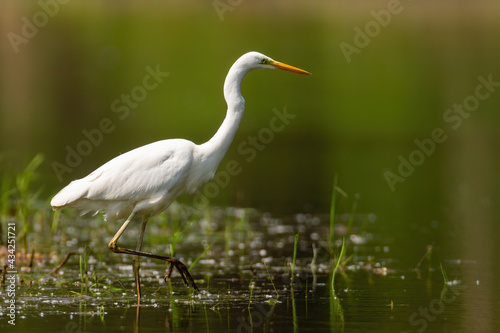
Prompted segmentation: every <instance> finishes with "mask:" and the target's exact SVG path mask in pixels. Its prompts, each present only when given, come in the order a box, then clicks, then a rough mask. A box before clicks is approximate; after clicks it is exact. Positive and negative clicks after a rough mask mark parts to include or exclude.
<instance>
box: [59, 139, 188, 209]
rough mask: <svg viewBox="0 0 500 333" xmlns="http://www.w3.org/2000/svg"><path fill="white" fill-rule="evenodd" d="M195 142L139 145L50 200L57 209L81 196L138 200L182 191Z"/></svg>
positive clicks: (183, 141) (167, 141) (176, 141)
mask: <svg viewBox="0 0 500 333" xmlns="http://www.w3.org/2000/svg"><path fill="white" fill-rule="evenodd" d="M193 147H194V144H193V143H192V142H190V141H187V140H164V141H158V142H154V143H151V144H149V145H146V146H142V147H139V148H137V149H134V150H131V151H129V152H127V153H124V154H122V155H119V156H117V157H115V158H114V159H112V160H110V161H109V162H107V163H105V164H104V165H102V166H101V167H99V168H98V169H96V170H95V171H94V172H92V173H91V174H90V175H88V176H87V177H84V178H81V179H78V180H75V181H73V182H71V183H70V184H69V185H68V186H66V187H65V188H63V189H62V190H61V191H60V192H59V193H57V194H56V195H55V196H54V198H53V199H52V201H51V204H52V206H53V207H54V208H55V209H58V208H62V207H64V206H66V205H70V204H71V203H73V202H75V201H78V200H80V199H89V200H96V201H120V200H123V201H129V202H137V201H139V200H143V199H145V198H148V197H152V196H154V195H158V194H160V193H168V192H174V191H177V190H179V189H178V188H177V187H179V186H183V185H184V182H185V180H186V178H187V176H188V174H189V169H190V167H191V164H192V160H193V157H192V150H193Z"/></svg>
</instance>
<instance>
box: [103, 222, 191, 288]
mask: <svg viewBox="0 0 500 333" xmlns="http://www.w3.org/2000/svg"><path fill="white" fill-rule="evenodd" d="M134 216H135V213H132V214H131V215H130V216H129V217H128V219H127V220H126V221H125V222H124V223H123V225H122V226H121V228H120V230H118V232H117V233H116V235H114V237H113V238H112V239H111V241H110V242H109V244H108V248H109V249H110V250H111V251H113V252H115V253H124V254H130V255H134V256H141V257H148V258H154V259H159V260H164V261H168V262H170V263H171V265H172V266H175V268H176V269H177V271H178V272H179V274H180V275H181V277H182V280H183V281H184V283H185V284H186V286H189V285H191V287H193V288H194V289H195V290H199V289H198V287H197V286H196V283H194V280H193V277H192V276H191V274H189V271H188V269H187V268H186V266H185V265H184V264H183V263H182V262H180V261H179V260H178V259H177V258H174V257H167V256H160V255H157V254H153V253H148V252H143V251H140V250H131V249H126V248H123V247H119V246H118V245H117V244H116V242H117V241H118V239H119V238H120V236H121V235H122V234H123V232H124V231H125V229H126V228H127V226H128V224H129V223H130V221H132V219H133V218H134ZM146 221H147V219H146ZM143 227H144V228H145V227H146V225H145V222H144V220H143ZM142 232H143V230H141V233H142ZM137 245H139V244H137ZM141 245H142V237H141ZM170 271H171V269H169V273H170ZM167 277H168V276H167ZM188 282H189V284H188Z"/></svg>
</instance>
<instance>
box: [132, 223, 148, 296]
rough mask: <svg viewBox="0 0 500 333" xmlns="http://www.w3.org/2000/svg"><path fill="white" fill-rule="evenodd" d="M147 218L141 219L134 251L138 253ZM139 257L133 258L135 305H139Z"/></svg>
mask: <svg viewBox="0 0 500 333" xmlns="http://www.w3.org/2000/svg"><path fill="white" fill-rule="evenodd" d="M148 220H149V218H147V217H143V218H142V225H141V231H140V233H139V240H138V241H137V246H136V248H135V250H136V251H140V250H141V249H142V239H143V238H144V230H146V224H147V223H148ZM140 258H141V257H140V256H135V260H134V277H135V288H136V290H137V304H140V303H141V277H140V275H139V272H140V269H141V263H140Z"/></svg>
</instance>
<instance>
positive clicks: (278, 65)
mask: <svg viewBox="0 0 500 333" xmlns="http://www.w3.org/2000/svg"><path fill="white" fill-rule="evenodd" d="M270 65H271V66H274V67H275V68H277V69H281V70H283V71H287V72H292V73H297V74H304V75H311V73H309V72H307V71H305V70H303V69H300V68H297V67H293V66H290V65H287V64H284V63H282V62H279V61H273V62H271V63H270Z"/></svg>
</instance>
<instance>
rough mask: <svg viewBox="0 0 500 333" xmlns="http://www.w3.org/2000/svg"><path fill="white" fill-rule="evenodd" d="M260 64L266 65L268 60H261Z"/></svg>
mask: <svg viewBox="0 0 500 333" xmlns="http://www.w3.org/2000/svg"><path fill="white" fill-rule="evenodd" d="M260 63H261V64H268V63H269V60H267V59H266V58H263V59H262V60H261V61H260Z"/></svg>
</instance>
